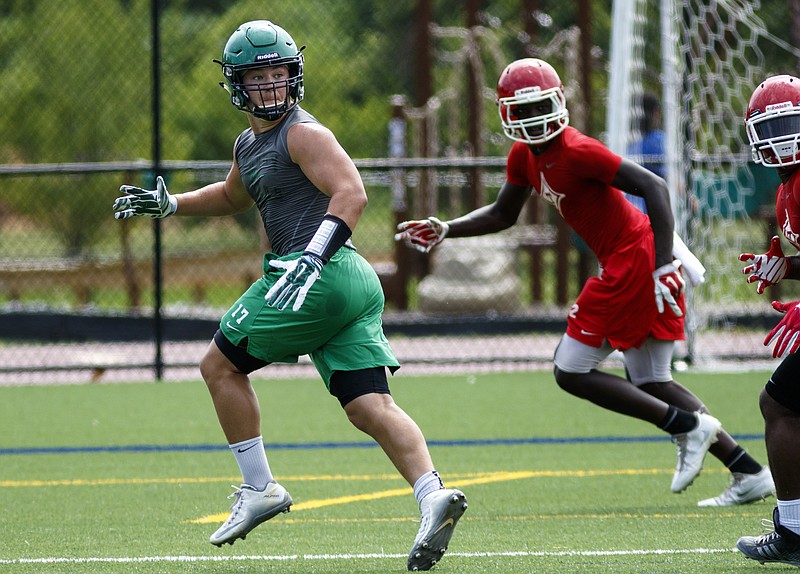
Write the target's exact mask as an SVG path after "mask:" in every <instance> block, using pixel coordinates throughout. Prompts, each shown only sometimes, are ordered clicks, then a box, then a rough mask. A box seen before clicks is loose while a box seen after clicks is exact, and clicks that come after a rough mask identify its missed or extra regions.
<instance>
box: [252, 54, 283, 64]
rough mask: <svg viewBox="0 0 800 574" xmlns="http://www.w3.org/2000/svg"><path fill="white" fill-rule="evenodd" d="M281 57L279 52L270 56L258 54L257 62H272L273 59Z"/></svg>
mask: <svg viewBox="0 0 800 574" xmlns="http://www.w3.org/2000/svg"><path fill="white" fill-rule="evenodd" d="M278 56H280V54H278V52H270V53H269V54H258V55H257V56H256V62H263V61H264V60H272V59H273V58H277V57H278Z"/></svg>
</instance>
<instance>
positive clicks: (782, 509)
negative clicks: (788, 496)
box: [778, 500, 800, 535]
mask: <svg viewBox="0 0 800 574" xmlns="http://www.w3.org/2000/svg"><path fill="white" fill-rule="evenodd" d="M778 515H779V519H780V521H781V526H783V527H785V528H788V529H789V530H791V531H792V532H794V533H795V534H797V535H800V500H779V501H778Z"/></svg>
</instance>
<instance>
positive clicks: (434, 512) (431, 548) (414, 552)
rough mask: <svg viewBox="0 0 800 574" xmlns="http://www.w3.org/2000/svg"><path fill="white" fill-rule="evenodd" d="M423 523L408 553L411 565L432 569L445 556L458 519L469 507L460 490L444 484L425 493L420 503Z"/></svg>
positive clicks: (412, 569)
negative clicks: (439, 488)
mask: <svg viewBox="0 0 800 574" xmlns="http://www.w3.org/2000/svg"><path fill="white" fill-rule="evenodd" d="M419 507H420V514H421V515H422V523H421V524H420V526H419V532H417V536H416V538H414V546H412V548H411V553H410V554H409V555H408V569H409V570H411V571H414V572H416V571H417V570H430V569H431V568H432V567H433V565H434V564H436V563H437V562H438V561H439V560H441V559H442V556H444V553H445V551H446V550H447V545H448V544H449V543H450V538H451V537H452V536H453V531H454V530H455V528H456V524H458V520H459V519H460V518H461V517H462V516H463V515H464V511H465V510H467V497H466V496H464V493H463V492H461V491H460V490H455V489H452V488H444V489H441V490H435V491H433V492H431V493H430V494H428V495H427V496H425V498H423V499H422V502H421V503H420V505H419Z"/></svg>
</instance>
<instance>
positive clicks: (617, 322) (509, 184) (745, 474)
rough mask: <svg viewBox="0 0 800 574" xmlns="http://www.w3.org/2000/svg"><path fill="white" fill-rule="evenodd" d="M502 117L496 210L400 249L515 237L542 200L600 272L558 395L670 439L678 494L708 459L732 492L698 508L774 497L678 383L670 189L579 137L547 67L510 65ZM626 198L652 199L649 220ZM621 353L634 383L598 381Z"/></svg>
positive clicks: (410, 235)
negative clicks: (718, 464) (528, 207)
mask: <svg viewBox="0 0 800 574" xmlns="http://www.w3.org/2000/svg"><path fill="white" fill-rule="evenodd" d="M497 105H498V109H499V113H500V120H501V122H502V125H503V130H504V132H505V134H506V136H508V137H509V138H510V139H512V140H514V141H515V143H514V145H513V146H512V148H511V151H510V152H509V155H508V161H507V164H506V181H505V183H504V184H503V186H502V187H501V189H500V192H499V194H498V196H497V199H496V200H495V201H494V203H491V204H490V205H486V206H484V207H481V208H479V209H476V210H475V211H472V212H471V213H468V214H467V215H464V216H462V217H459V218H457V219H454V220H452V221H447V222H443V221H440V220H439V219H437V218H435V217H429V218H427V219H424V220H417V221H406V222H403V223H401V224H400V225H399V226H398V233H397V236H396V238H397V239H398V240H404V241H406V242H407V243H408V244H409V245H411V246H412V247H415V248H417V249H419V250H421V251H430V249H431V248H433V247H434V246H435V245H436V244H438V243H439V242H441V241H442V240H443V239H444V238H445V237H465V236H472V235H484V234H487V233H494V232H497V231H501V230H503V229H507V228H508V227H510V226H512V225H513V224H514V223H515V222H516V220H517V218H518V217H519V214H520V212H521V210H522V208H523V206H524V205H525V202H526V201H528V198H529V197H530V196H531V192H532V191H533V192H534V193H535V194H536V195H538V196H540V197H541V198H542V199H544V200H545V201H546V202H548V203H550V204H552V205H553V207H554V208H555V209H556V210H557V211H558V213H559V215H561V217H563V218H564V220H565V221H566V222H567V223H568V224H569V226H570V227H571V228H572V229H573V230H574V231H575V232H576V233H577V234H578V235H579V236H580V238H581V239H582V240H583V241H584V242H585V243H586V245H588V246H589V248H590V249H591V250H592V251H593V252H594V254H595V255H596V256H597V258H598V260H599V262H600V267H601V272H600V275H599V276H597V277H592V278H590V279H589V280H588V281H587V282H586V284H585V285H584V287H583V289H582V290H581V293H580V295H579V296H578V299H577V301H576V302H575V304H574V305H573V306H572V308H571V309H570V311H569V315H568V318H567V331H566V333H565V334H564V336H563V337H562V339H561V342H560V343H559V345H558V347H557V348H556V351H555V357H554V364H555V369H554V372H555V378H556V382H557V383H558V385H559V386H560V387H561V388H563V389H564V390H566V391H567V392H569V393H571V394H573V395H575V396H577V397H580V398H583V399H586V400H589V401H591V402H593V403H594V404H596V405H598V406H601V407H604V408H606V409H609V410H612V411H614V412H617V413H621V414H624V415H628V416H632V417H635V418H638V419H641V420H643V421H647V422H649V423H651V424H654V425H656V426H658V427H659V428H661V429H663V430H664V431H665V432H667V433H669V434H671V435H672V437H673V438H674V440H675V442H676V443H677V446H678V462H677V466H676V469H675V474H674V476H673V479H672V484H671V490H672V491H673V492H682V491H683V490H684V489H685V488H686V487H688V486H689V485H690V484H691V483H692V482H693V481H694V479H695V478H696V477H697V475H698V474H699V473H700V470H701V469H702V466H703V460H704V458H705V454H706V452H707V451H709V450H710V452H711V453H712V454H713V455H714V456H716V457H717V458H719V459H720V460H721V461H722V462H723V463H724V464H725V466H727V467H728V468H729V469H730V471H731V473H732V477H733V480H732V482H731V485H730V486H729V487H728V488H727V489H726V490H725V491H724V492H723V493H722V494H721V495H719V496H717V497H714V498H710V499H707V500H703V501H700V502H699V503H698V504H700V505H701V506H729V505H735V504H744V503H747V502H752V501H754V500H760V499H762V498H764V497H765V496H768V495H770V494H772V493H773V491H774V485H773V483H772V477H771V475H770V472H769V469H768V468H766V467H764V466H762V465H761V464H760V463H758V462H757V461H756V460H755V459H753V457H751V456H750V455H749V454H748V453H747V452H745V450H744V449H743V448H742V447H741V446H739V445H738V444H737V443H736V441H735V440H734V439H733V438H731V436H730V435H729V434H728V433H726V432H725V431H724V430H722V425H721V424H720V422H719V421H718V420H717V419H716V418H714V417H713V416H711V415H710V414H709V413H708V411H707V409H706V407H705V405H704V404H703V402H702V401H701V400H700V399H699V398H697V397H696V396H695V395H694V394H693V393H692V392H691V391H690V390H688V389H687V388H686V387H684V386H682V385H680V384H679V383H677V382H675V381H674V380H673V379H672V374H671V360H672V353H673V348H674V345H675V341H676V340H681V339H683V338H684V330H683V314H684V309H685V307H684V299H683V294H682V291H683V285H684V280H683V278H682V276H681V270H680V267H681V262H680V261H679V260H677V259H674V258H673V255H672V251H673V226H674V220H673V216H672V211H671V208H670V201H669V194H668V191H667V186H666V182H665V181H664V180H663V179H662V178H660V177H658V176H657V175H655V174H654V173H652V172H650V171H648V170H647V169H645V168H643V167H641V166H640V165H638V164H636V163H634V162H631V161H629V160H626V159H623V158H621V157H620V156H619V155H617V154H615V153H612V152H611V151H610V150H609V149H608V148H607V147H606V146H604V145H603V144H602V143H600V142H599V141H597V140H595V139H592V138H590V137H588V136H586V135H584V134H582V133H581V132H579V131H578V130H576V129H574V128H572V127H570V126H569V113H568V111H567V107H566V98H565V96H564V90H563V87H562V84H561V80H560V78H559V76H558V74H557V73H556V71H555V70H554V69H553V67H552V66H550V65H549V64H548V63H547V62H544V61H542V60H539V59H534V58H525V59H522V60H517V61H515V62H512V63H511V64H509V65H508V66H507V67H506V69H505V70H504V71H503V73H502V75H501V76H500V80H499V82H498V85H497ZM622 192H627V193H629V194H632V195H636V196H639V197H642V198H643V199H644V201H645V204H646V207H647V213H648V214H649V217H648V215H645V214H644V213H642V212H641V211H639V210H638V209H636V208H635V207H634V206H633V205H631V203H630V202H628V201H627V200H626V199H625V197H624V196H623V193H622ZM614 349H619V350H620V351H622V353H623V356H624V359H625V366H626V369H627V370H628V373H629V375H630V380H626V379H625V378H623V377H619V376H617V375H614V374H611V373H607V372H603V371H600V370H598V369H597V367H598V365H599V363H600V362H601V361H602V360H603V359H605V358H606V357H607V356H608V355H609V354H610V353H611V352H612V351H613V350H614Z"/></svg>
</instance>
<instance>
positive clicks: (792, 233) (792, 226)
mask: <svg viewBox="0 0 800 574" xmlns="http://www.w3.org/2000/svg"><path fill="white" fill-rule="evenodd" d="M798 174H800V169H795V171H794V173H793V174H792V175H791V177H790V178H789V181H787V182H786V183H781V184H780V185H779V186H778V197H777V198H776V200H775V215H776V216H777V218H778V227H780V228H781V231H782V232H783V235H784V236H785V237H786V239H788V240H789V243H791V244H792V245H794V246H795V248H796V249H798V250H800V175H798Z"/></svg>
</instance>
